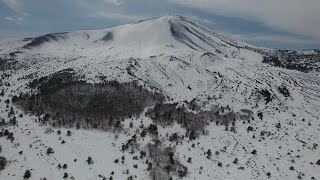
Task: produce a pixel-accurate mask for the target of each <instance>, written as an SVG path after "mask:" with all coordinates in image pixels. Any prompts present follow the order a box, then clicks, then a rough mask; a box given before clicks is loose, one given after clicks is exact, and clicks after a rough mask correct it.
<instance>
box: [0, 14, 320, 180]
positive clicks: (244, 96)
mask: <svg viewBox="0 0 320 180" xmlns="http://www.w3.org/2000/svg"><path fill="white" fill-rule="evenodd" d="M34 40H35V39H24V40H8V41H1V44H0V49H1V51H0V53H1V57H3V58H4V57H6V59H8V57H10V56H9V55H8V54H9V53H12V52H16V53H15V55H14V56H13V57H12V59H14V60H15V61H17V62H18V64H19V68H18V69H15V70H10V69H8V70H3V71H2V72H0V75H4V74H8V76H2V77H3V79H2V87H1V88H2V89H3V90H4V92H5V93H4V96H3V97H0V99H1V101H0V117H2V118H4V119H7V117H8V111H9V109H8V108H6V105H7V104H6V103H5V100H6V99H10V98H11V97H12V96H13V95H18V94H19V93H21V92H25V91H28V90H29V89H28V86H27V83H28V82H30V81H31V80H33V79H36V78H40V77H43V76H47V75H50V74H53V73H55V72H58V71H60V70H64V69H67V68H72V69H74V70H75V72H76V73H77V74H79V75H83V76H82V77H83V80H85V81H87V82H89V83H99V82H101V81H102V80H101V78H99V77H101V76H103V77H104V80H117V81H119V82H128V81H133V80H138V81H139V83H141V84H146V85H148V86H150V87H156V88H157V89H159V91H160V92H161V93H163V94H165V95H167V96H168V97H170V100H168V101H169V102H183V101H185V100H187V101H191V100H193V99H196V100H197V103H198V104H200V105H201V107H202V109H210V107H212V106H213V105H220V106H229V107H230V108H231V109H232V110H233V111H235V112H240V111H241V110H242V109H249V110H251V111H253V115H254V120H251V121H250V122H248V121H237V122H236V132H231V131H226V130H225V127H224V126H217V125H216V124H215V123H210V124H209V125H208V126H206V130H207V131H208V134H207V135H202V136H200V137H199V138H197V139H196V140H194V141H189V140H188V138H186V139H184V140H182V142H180V143H178V144H175V143H171V142H170V141H168V140H167V138H166V134H167V133H169V134H170V133H175V132H178V134H181V135H183V134H185V130H184V129H183V128H181V127H180V125H178V124H175V125H173V126H170V127H165V128H163V127H160V126H159V139H162V140H163V141H164V144H165V145H166V146H170V147H174V148H175V152H176V153H175V154H176V157H177V158H179V160H180V162H181V163H182V164H183V165H185V166H186V167H188V174H187V176H186V177H184V178H183V179H208V180H210V179H237V180H238V179H241V180H248V179H287V180H292V179H298V178H300V177H301V178H302V179H311V178H314V179H319V178H320V166H319V165H317V164H316V162H317V160H318V159H320V150H319V148H318V147H317V146H316V145H315V144H319V143H320V137H319V136H320V135H319V131H320V121H319V117H320V112H319V110H320V75H319V73H317V72H309V73H303V72H298V71H294V70H286V69H282V68H277V67H272V66H270V65H268V64H263V63H262V60H263V57H262V55H261V54H259V53H258V51H253V50H252V49H257V50H263V51H266V52H267V51H272V50H270V49H264V48H258V47H254V46H251V45H248V44H245V43H242V42H239V41H235V40H232V39H230V38H228V37H225V36H222V35H220V34H219V33H217V32H215V31H213V30H211V29H209V28H206V27H204V26H202V25H200V24H198V23H196V22H193V21H191V20H189V19H186V18H184V17H179V16H165V17H162V18H158V19H152V20H146V21H142V22H139V23H134V24H128V25H123V26H119V27H115V28H111V29H104V30H93V31H74V32H67V33H63V34H56V35H55V36H54V37H52V36H50V37H49V38H47V40H45V41H41V42H40V43H37V44H36V45H34V44H35V43H32V42H34ZM40 40H41V39H40ZM42 40H43V39H42ZM30 43H31V45H32V44H33V45H32V46H31V45H30ZM248 47H249V48H248ZM129 71H130V73H129ZM26 77H31V78H26ZM8 83H9V84H10V86H9V85H8ZM281 86H285V87H286V88H287V89H288V90H289V92H290V96H289V97H285V96H284V95H283V94H281V93H280V92H279V90H278V88H279V87H281ZM0 90H1V89H0ZM261 90H268V91H269V92H270V93H271V95H272V101H271V102H269V103H266V101H265V100H264V97H262V96H261V95H260V94H259V93H257V92H259V91H261ZM208 97H211V98H208ZM9 106H10V107H11V106H12V104H11V103H9ZM15 111H16V113H15V114H20V113H22V114H23V112H22V111H21V110H19V108H15ZM258 112H262V113H263V119H262V120H261V119H260V118H259V117H257V113H258ZM17 121H18V126H2V127H1V128H3V129H8V130H9V131H10V132H14V137H15V139H14V141H13V142H10V140H7V139H6V138H4V137H2V138H0V145H1V146H2V152H1V153H0V155H1V156H5V157H6V158H7V160H8V163H7V166H6V168H5V169H4V170H2V171H0V179H8V180H9V179H12V180H15V179H23V174H24V172H25V170H26V169H30V170H31V173H32V176H31V179H40V178H44V177H46V178H47V179H63V178H62V177H63V175H64V173H65V172H67V173H68V174H69V177H68V178H69V179H84V180H87V179H103V177H105V178H107V179H108V178H110V177H111V176H112V177H113V179H126V178H127V177H129V176H133V178H134V179H150V176H149V172H148V171H147V170H146V169H147V164H146V163H145V160H146V159H138V160H133V159H132V157H133V156H135V155H136V156H139V151H136V152H134V154H130V153H129V152H122V151H121V146H122V144H123V143H125V142H126V141H127V140H128V139H129V138H130V137H131V136H133V135H134V134H135V133H136V131H137V130H138V129H140V128H139V126H140V124H141V122H143V124H144V125H145V126H147V125H148V124H151V123H152V120H151V119H150V118H148V117H146V116H145V114H144V113H142V114H141V116H140V117H139V118H131V119H126V120H125V122H124V127H125V130H124V132H122V133H113V132H104V131H99V130H84V129H79V130H77V129H70V130H71V131H72V135H71V136H67V131H68V130H69V129H64V128H59V129H57V128H52V127H49V126H40V125H39V124H38V123H37V122H36V121H37V117H35V116H32V115H30V114H24V115H23V117H17ZM130 122H132V123H133V127H134V128H129V123H130ZM278 123H281V128H277V127H276V125H277V124H278ZM249 126H251V127H253V131H247V128H248V127H249ZM49 129H50V131H49ZM58 130H61V132H62V133H61V135H57V131H58ZM262 134H265V135H262ZM62 140H64V141H66V143H65V144H61V142H62ZM137 141H138V143H139V144H140V148H141V149H143V148H144V147H145V145H146V144H147V143H149V142H151V141H152V139H151V137H149V136H147V137H145V138H142V137H139V138H138V139H137ZM192 144H195V146H194V147H192ZM48 147H52V148H53V150H54V153H53V154H50V155H47V154H46V150H47V148H48ZM208 149H211V151H212V152H213V155H212V157H211V158H210V159H209V158H207V157H206V154H205V152H207V150H208ZM253 150H256V151H257V154H252V153H251V152H252V151H253ZM20 151H23V152H22V153H21V155H20V154H19V152H20ZM216 151H218V152H219V153H217V154H216V153H215V152H216ZM88 156H91V157H92V159H93V161H94V163H93V164H91V165H89V164H88V163H87V162H86V160H87V158H88ZM122 156H125V160H124V163H121V162H120V163H114V160H115V159H121V157H122ZM188 157H191V158H192V162H191V163H190V162H187V160H188ZM235 158H238V160H239V161H238V163H237V164H234V163H233V161H234V159H235ZM75 159H76V161H75ZM120 161H121V160H120ZM219 162H221V163H222V164H221V165H222V166H218V164H219ZM59 163H60V164H62V165H63V164H67V165H68V167H67V168H66V169H59V168H58V164H59ZM134 164H137V165H138V168H134V167H133V165H134ZM291 166H292V167H294V170H290V169H289V167H291ZM127 170H129V172H127ZM112 171H113V172H114V174H113V175H112V174H111V172H112ZM269 173H270V174H269ZM99 175H100V176H99ZM173 178H174V179H179V177H177V176H173Z"/></svg>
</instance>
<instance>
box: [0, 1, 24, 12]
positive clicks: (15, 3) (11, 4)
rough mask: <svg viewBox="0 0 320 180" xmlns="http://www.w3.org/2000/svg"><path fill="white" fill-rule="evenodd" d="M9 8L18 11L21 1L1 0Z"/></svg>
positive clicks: (19, 10)
mask: <svg viewBox="0 0 320 180" xmlns="http://www.w3.org/2000/svg"><path fill="white" fill-rule="evenodd" d="M2 1H3V2H4V3H5V4H6V5H7V6H8V7H9V8H10V9H12V10H13V11H15V12H17V13H20V12H21V1H20V0H2Z"/></svg>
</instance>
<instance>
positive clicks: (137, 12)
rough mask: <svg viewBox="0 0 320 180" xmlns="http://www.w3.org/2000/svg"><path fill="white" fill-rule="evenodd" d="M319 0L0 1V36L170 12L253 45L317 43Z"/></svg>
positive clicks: (318, 45)
mask: <svg viewBox="0 0 320 180" xmlns="http://www.w3.org/2000/svg"><path fill="white" fill-rule="evenodd" d="M319 9H320V0H0V38H6V37H26V36H37V35H41V34H46V33H50V32H62V31H71V30H77V29H101V28H107V27H113V26H116V25H121V24H126V23H130V22H135V21H138V20H141V19H148V18H153V17H160V16H164V15H170V14H176V15H182V16H187V17H189V18H192V19H195V20H198V21H200V22H201V23H203V24H205V25H207V26H210V27H211V28H214V29H215V30H217V31H221V32H223V33H225V34H229V35H230V36H232V37H234V38H236V39H239V40H243V41H246V42H249V43H252V44H256V45H259V46H267V47H275V48H286V49H310V48H320V10H319Z"/></svg>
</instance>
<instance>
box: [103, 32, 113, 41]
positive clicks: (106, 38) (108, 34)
mask: <svg viewBox="0 0 320 180" xmlns="http://www.w3.org/2000/svg"><path fill="white" fill-rule="evenodd" d="M102 40H103V41H105V42H109V41H112V40H113V34H112V32H108V33H107V34H106V35H105V36H103V38H102Z"/></svg>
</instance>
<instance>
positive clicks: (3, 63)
mask: <svg viewBox="0 0 320 180" xmlns="http://www.w3.org/2000/svg"><path fill="white" fill-rule="evenodd" d="M16 65H17V61H16V60H15V59H14V58H12V57H0V71H7V70H13V69H16Z"/></svg>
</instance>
